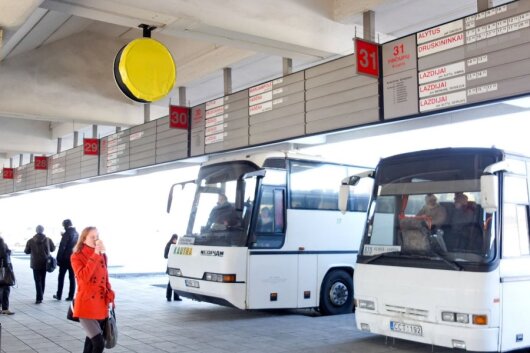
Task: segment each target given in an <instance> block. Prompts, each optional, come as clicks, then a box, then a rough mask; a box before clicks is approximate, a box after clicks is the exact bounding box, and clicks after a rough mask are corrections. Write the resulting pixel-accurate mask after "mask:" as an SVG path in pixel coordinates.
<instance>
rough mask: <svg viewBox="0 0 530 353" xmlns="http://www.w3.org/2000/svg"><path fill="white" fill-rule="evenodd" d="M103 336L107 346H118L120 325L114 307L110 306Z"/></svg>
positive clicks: (108, 347)
mask: <svg viewBox="0 0 530 353" xmlns="http://www.w3.org/2000/svg"><path fill="white" fill-rule="evenodd" d="M103 338H104V339H105V348H107V349H110V348H114V347H116V344H117V343H118V326H117V325H116V313H115V312H114V309H113V308H112V307H110V308H109V317H108V318H107V319H106V320H105V328H104V330H103Z"/></svg>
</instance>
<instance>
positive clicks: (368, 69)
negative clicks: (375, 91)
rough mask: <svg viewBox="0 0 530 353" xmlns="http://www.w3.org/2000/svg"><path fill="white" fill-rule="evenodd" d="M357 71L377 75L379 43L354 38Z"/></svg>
mask: <svg viewBox="0 0 530 353" xmlns="http://www.w3.org/2000/svg"><path fill="white" fill-rule="evenodd" d="M355 56H356V64H357V65H356V66H357V73H360V74H365V75H369V76H373V77H379V45H378V44H376V43H372V42H367V41H365V40H362V39H359V38H355Z"/></svg>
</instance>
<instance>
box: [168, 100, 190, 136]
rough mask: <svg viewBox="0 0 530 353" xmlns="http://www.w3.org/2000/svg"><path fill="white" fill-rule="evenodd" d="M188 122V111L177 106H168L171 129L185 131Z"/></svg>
mask: <svg viewBox="0 0 530 353" xmlns="http://www.w3.org/2000/svg"><path fill="white" fill-rule="evenodd" d="M189 121H190V109H189V108H188V107H179V106H177V105H170V106H169V127H170V128H173V129H182V130H187V129H188V126H189Z"/></svg>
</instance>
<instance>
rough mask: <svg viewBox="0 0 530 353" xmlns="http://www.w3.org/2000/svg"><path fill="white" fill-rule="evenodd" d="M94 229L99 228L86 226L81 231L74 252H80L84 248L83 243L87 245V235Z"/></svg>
mask: <svg viewBox="0 0 530 353" xmlns="http://www.w3.org/2000/svg"><path fill="white" fill-rule="evenodd" d="M94 229H97V228H96V227H86V228H85V229H83V231H82V232H81V235H79V238H78V239H77V243H76V244H75V246H74V252H80V251H81V249H83V245H85V240H86V237H87V236H88V233H90V231H92V230H94Z"/></svg>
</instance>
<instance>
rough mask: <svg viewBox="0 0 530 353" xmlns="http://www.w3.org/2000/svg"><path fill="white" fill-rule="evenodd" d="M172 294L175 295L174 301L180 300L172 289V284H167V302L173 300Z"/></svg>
mask: <svg viewBox="0 0 530 353" xmlns="http://www.w3.org/2000/svg"><path fill="white" fill-rule="evenodd" d="M171 293H173V300H178V299H180V297H179V295H178V294H177V292H175V291H174V290H173V288H171V283H169V282H168V284H167V288H166V298H167V300H171Z"/></svg>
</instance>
